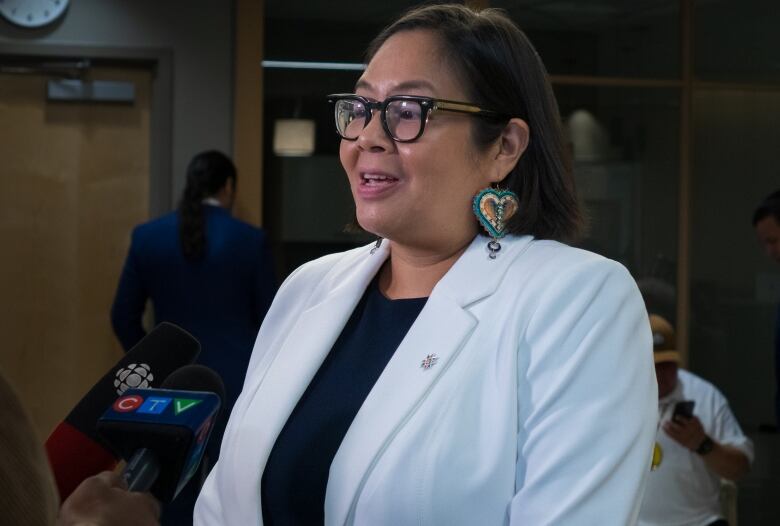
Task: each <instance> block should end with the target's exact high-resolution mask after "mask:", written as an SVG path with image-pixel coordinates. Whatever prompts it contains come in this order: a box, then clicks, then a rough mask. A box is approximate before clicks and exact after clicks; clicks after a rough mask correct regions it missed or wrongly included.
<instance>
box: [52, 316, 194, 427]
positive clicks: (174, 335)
mask: <svg viewBox="0 0 780 526" xmlns="http://www.w3.org/2000/svg"><path fill="white" fill-rule="evenodd" d="M199 353H200V343H198V340H196V339H195V338H194V337H193V336H192V335H191V334H190V333H188V332H187V331H185V330H184V329H182V328H181V327H178V326H177V325H174V324H173V323H168V322H163V323H161V324H159V325H158V326H157V327H155V328H154V329H152V330H151V331H150V332H149V334H147V335H146V336H144V337H143V338H142V339H141V341H139V342H138V343H137V344H135V346H133V348H132V349H130V350H129V351H128V352H127V353H126V354H125V355H124V356H123V357H122V358H121V359H120V360H119V361H118V362H117V363H116V364H115V365H114V366H113V367H112V368H111V369H110V370H109V371H108V372H107V373H106V374H105V375H104V376H103V377H102V378H101V379H100V380H99V381H98V382H97V383H96V384H95V385H94V386H93V387H92V389H90V390H89V392H88V393H87V394H86V395H85V396H84V397H83V398H82V399H81V400H80V401H79V402H78V404H76V406H75V407H74V408H73V410H71V412H70V413H69V414H68V416H67V417H66V418H65V421H66V422H68V423H69V424H70V425H71V426H73V427H75V428H76V429H78V430H79V431H81V432H82V433H84V434H85V435H87V436H89V437H91V438H93V439H95V440H100V438H99V436H98V435H97V433H96V430H95V423H96V422H97V420H98V418H100V416H101V415H102V414H103V412H104V411H105V410H106V407H107V406H109V405H111V403H113V402H114V400H116V398H117V396H119V395H121V394H122V393H124V392H125V391H126V390H127V389H129V388H147V387H148V388H156V387H159V386H160V384H162V382H163V379H165V378H167V377H168V376H169V375H170V374H171V373H172V372H173V371H175V370H176V369H178V368H180V367H182V366H183V365H187V364H191V363H192V362H194V361H195V359H196V358H197V356H198V354H199Z"/></svg>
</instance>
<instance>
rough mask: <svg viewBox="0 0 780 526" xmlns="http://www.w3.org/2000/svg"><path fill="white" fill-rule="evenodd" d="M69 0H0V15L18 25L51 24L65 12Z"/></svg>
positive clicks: (35, 25)
mask: <svg viewBox="0 0 780 526" xmlns="http://www.w3.org/2000/svg"><path fill="white" fill-rule="evenodd" d="M69 3H70V0H0V15H2V16H3V18H5V19H6V20H8V21H9V22H11V23H13V24H16V25H17V26H20V27H27V28H35V27H42V26H45V25H47V24H51V23H52V22H54V21H56V20H57V19H59V18H60V17H62V16H63V15H64V14H65V10H66V9H67V8H68V4H69Z"/></svg>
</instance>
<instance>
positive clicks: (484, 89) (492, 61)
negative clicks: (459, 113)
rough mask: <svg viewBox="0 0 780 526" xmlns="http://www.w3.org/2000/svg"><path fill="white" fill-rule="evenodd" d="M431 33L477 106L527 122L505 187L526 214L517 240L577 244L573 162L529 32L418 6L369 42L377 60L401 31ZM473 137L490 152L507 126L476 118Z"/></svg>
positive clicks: (462, 10)
mask: <svg viewBox="0 0 780 526" xmlns="http://www.w3.org/2000/svg"><path fill="white" fill-rule="evenodd" d="M411 30H425V31H432V32H433V33H435V34H436V35H437V36H438V37H439V39H440V41H441V50H442V52H443V57H444V59H445V60H446V61H448V63H449V64H450V65H451V67H452V68H453V70H454V71H455V73H456V75H458V77H459V78H460V79H461V82H463V84H464V86H465V89H466V93H467V94H468V95H469V97H470V99H471V100H470V101H469V102H472V103H474V104H477V105H478V106H480V107H482V108H485V109H490V110H493V111H497V112H501V113H503V114H508V115H512V116H516V117H520V118H521V119H523V120H524V121H525V122H526V123H527V124H528V127H529V129H530V140H529V143H528V148H527V149H526V151H525V153H524V154H523V156H522V157H521V158H520V160H519V162H518V163H517V165H516V166H515V167H514V169H513V170H512V171H511V172H510V173H509V174H508V175H507V177H506V178H505V179H504V181H502V188H507V189H509V190H512V191H513V192H515V193H516V194H517V196H518V198H519V201H520V210H519V212H518V213H517V214H515V216H514V217H513V218H512V219H511V220H510V221H509V224H508V225H507V229H508V231H509V232H511V233H513V234H531V235H533V236H534V237H536V238H539V239H555V240H559V241H575V240H576V239H577V238H578V237H579V235H580V233H581V231H582V228H583V216H582V212H581V211H580V205H579V202H578V199H577V193H576V190H575V185H574V178H573V176H572V170H571V160H570V155H569V151H568V148H567V147H566V145H565V142H564V139H563V130H562V127H561V118H560V114H559V112H558V105H557V103H556V101H555V97H554V95H553V91H552V88H551V86H550V83H549V81H548V79H547V71H546V69H545V67H544V64H542V61H541V59H540V58H539V55H538V54H537V52H536V50H535V49H534V47H533V45H532V44H531V42H530V41H529V40H528V38H527V37H526V36H525V34H524V33H523V32H522V31H521V30H520V29H519V28H518V27H517V26H516V25H515V24H514V23H513V22H512V21H511V20H510V19H509V18H508V17H507V15H506V14H505V13H504V12H503V11H501V10H499V9H484V10H482V11H474V10H472V9H470V8H468V7H465V6H463V5H456V4H446V5H428V6H423V7H418V8H414V9H412V10H410V11H408V12H406V14H404V15H402V16H401V18H399V19H398V20H397V21H396V22H394V23H392V24H391V25H390V26H388V27H387V28H385V29H384V30H383V31H382V32H381V33H380V34H379V35H378V36H377V37H376V38H375V39H374V40H373V42H372V43H371V44H370V46H369V48H368V51H367V53H366V62H370V61H371V59H372V58H373V56H374V55H375V54H376V52H377V51H378V50H379V48H380V47H381V46H382V44H384V43H385V42H386V41H387V39H389V38H390V37H391V36H393V35H395V34H396V33H399V32H401V31H411ZM473 121H474V124H473V138H474V142H475V144H476V145H477V146H478V147H487V146H488V145H489V144H491V143H493V142H494V141H495V140H496V139H497V138H498V137H499V136H500V135H501V132H502V131H503V129H504V127H505V126H506V123H507V120H506V119H504V120H498V121H497V120H493V119H486V118H480V119H473Z"/></svg>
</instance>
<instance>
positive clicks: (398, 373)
mask: <svg viewBox="0 0 780 526" xmlns="http://www.w3.org/2000/svg"><path fill="white" fill-rule="evenodd" d="M529 241H530V238H522V239H520V240H517V239H514V240H512V238H508V239H507V240H506V242H505V241H504V240H502V245H504V247H503V248H504V250H502V252H501V255H499V257H498V258H497V259H496V260H491V261H488V257H487V251H486V250H485V247H484V245H485V243H486V241H485V238H482V237H479V236H478V237H477V238H475V240H474V241H473V242H472V244H471V246H470V247H469V248H468V249H467V250H466V252H465V253H464V254H463V255H462V256H461V258H460V259H459V260H458V261H457V262H456V263H455V265H453V267H452V268H451V269H450V271H449V272H448V273H447V274H446V275H445V276H444V277H443V278H442V279H441V281H440V282H439V283H438V284H437V285H436V288H435V289H434V290H433V293H432V294H431V296H430V297H429V298H428V301H427V303H426V305H425V307H424V308H423V310H422V312H421V313H420V315H419V317H418V318H417V320H416V321H415V323H414V324H413V325H412V327H411V328H410V329H409V332H408V333H407V335H406V337H405V338H404V340H403V341H402V342H401V344H400V345H399V347H398V349H397V350H396V352H395V354H394V355H393V358H392V359H391V360H390V362H389V363H388V365H387V367H386V368H385V370H384V371H383V372H382V374H381V376H380V377H379V379H378V380H377V383H376V384H375V385H374V388H373V389H372V390H371V392H370V393H369V395H368V397H367V398H366V400H365V402H364V403H363V405H362V406H361V408H360V411H359V412H358V414H357V416H356V417H355V420H354V421H353V422H352V425H351V426H350V428H349V431H348V432H347V434H346V436H345V437H344V440H343V441H342V443H341V446H340V448H339V450H338V452H337V453H336V456H335V458H334V459H333V463H332V464H331V468H330V478H329V481H328V489H327V493H326V497H325V523H326V524H328V525H331V526H333V525H342V524H347V523H350V522H351V515H352V513H353V512H354V507H355V505H356V502H357V496H358V494H359V492H360V490H361V488H362V486H363V484H364V483H365V480H366V479H367V477H368V475H369V474H370V472H371V470H372V468H373V467H374V465H375V464H376V462H377V461H378V460H379V458H380V456H381V454H382V452H383V451H384V449H385V448H386V447H387V445H388V444H389V443H390V442H391V441H392V439H393V437H394V436H395V434H396V433H397V432H398V430H399V429H400V428H401V427H402V426H403V425H404V423H405V422H406V421H407V420H408V419H409V418H410V417H411V416H412V414H413V413H414V412H415V411H416V410H417V408H418V407H419V406H420V405H421V404H422V403H423V402H424V400H425V398H426V396H427V394H428V393H429V392H430V391H431V389H432V388H433V386H434V385H435V384H436V383H437V382H438V381H439V380H440V379H441V378H442V377H443V376H444V375H446V374H447V371H448V369H449V366H450V365H451V364H452V363H453V361H454V360H455V359H457V357H458V356H459V355H460V353H461V352H462V351H463V348H464V345H463V342H464V341H465V340H466V339H467V338H468V337H469V335H470V334H471V333H472V331H473V330H474V328H475V327H476V326H477V324H478V320H477V319H476V318H475V317H474V316H473V315H472V314H471V313H470V312H469V311H468V310H466V307H467V306H468V305H470V304H471V303H473V302H475V301H478V300H479V299H482V298H484V297H485V296H487V295H490V294H492V293H493V292H494V291H495V290H496V288H497V287H498V286H499V284H500V282H501V279H502V278H503V275H504V274H505V272H506V271H507V268H508V266H509V263H510V262H511V261H512V260H513V259H515V257H516V254H517V253H518V251H523V250H524V249H525V247H526V246H527V245H528V242H529ZM469 350H470V351H473V347H472V348H470V349H469ZM466 352H468V351H466ZM426 358H435V364H434V365H432V366H430V367H427V368H426V367H424V366H423V361H424V360H426Z"/></svg>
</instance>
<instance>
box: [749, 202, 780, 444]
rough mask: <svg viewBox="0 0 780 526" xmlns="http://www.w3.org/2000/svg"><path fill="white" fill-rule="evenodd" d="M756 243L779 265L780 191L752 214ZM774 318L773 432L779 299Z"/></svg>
mask: <svg viewBox="0 0 780 526" xmlns="http://www.w3.org/2000/svg"><path fill="white" fill-rule="evenodd" d="M753 228H754V229H755V231H756V236H758V241H759V242H760V243H761V246H762V247H763V248H764V250H765V251H766V255H767V256H769V257H770V258H771V259H772V261H774V262H775V263H780V190H777V191H775V192H773V193H771V194H770V195H768V196H767V197H766V198H765V199H764V200H763V201H762V202H761V204H760V205H758V207H757V208H756V210H755V212H753ZM777 300H778V305H777V314H776V316H775V383H776V386H775V430H777V427H778V426H780V298H777Z"/></svg>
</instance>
